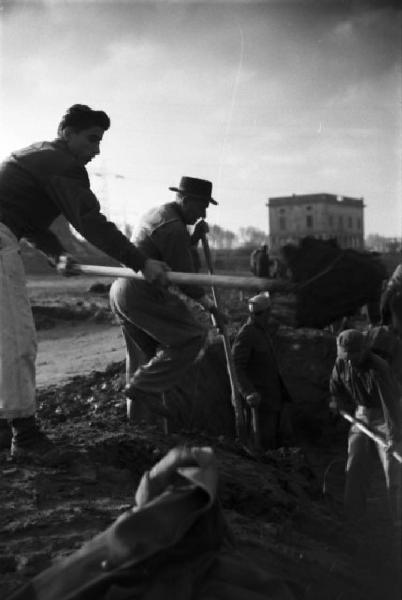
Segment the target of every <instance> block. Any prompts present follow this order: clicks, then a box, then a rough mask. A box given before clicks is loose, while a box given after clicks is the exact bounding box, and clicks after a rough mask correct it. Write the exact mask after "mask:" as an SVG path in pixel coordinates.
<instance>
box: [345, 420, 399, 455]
mask: <svg viewBox="0 0 402 600" xmlns="http://www.w3.org/2000/svg"><path fill="white" fill-rule="evenodd" d="M339 412H340V414H341V415H342V417H343V418H344V419H346V420H347V421H349V422H350V423H352V424H353V425H355V426H356V427H357V428H358V429H360V431H362V432H363V433H365V434H366V435H367V436H368V437H369V438H371V439H372V440H373V441H374V442H376V444H379V445H380V446H382V447H383V448H387V446H388V444H387V442H386V441H385V440H383V438H382V437H381V436H379V435H377V434H376V433H374V431H371V429H369V428H368V427H367V426H366V425H365V424H364V423H362V422H361V421H359V420H358V419H356V418H355V417H352V415H350V414H349V413H347V412H346V411H344V410H340V411H339ZM390 454H392V456H393V457H394V458H395V460H397V461H398V462H399V463H401V464H402V456H401V455H400V454H399V452H397V451H396V450H393V451H392V452H391V453H390Z"/></svg>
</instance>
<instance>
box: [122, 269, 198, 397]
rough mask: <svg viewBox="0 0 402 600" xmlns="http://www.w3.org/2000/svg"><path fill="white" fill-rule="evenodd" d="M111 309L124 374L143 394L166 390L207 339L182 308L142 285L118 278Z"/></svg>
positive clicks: (170, 296) (177, 301) (167, 296)
mask: <svg viewBox="0 0 402 600" xmlns="http://www.w3.org/2000/svg"><path fill="white" fill-rule="evenodd" d="M110 304H111V308H112V310H113V312H114V314H115V315H116V316H117V318H118V320H119V322H120V325H121V328H122V331H123V335H124V338H125V341H126V348H127V354H126V375H127V378H128V380H130V382H131V384H132V385H133V386H134V387H136V388H139V389H141V390H143V391H146V392H151V393H160V392H165V391H167V390H169V389H171V388H172V387H173V386H174V385H175V384H176V383H177V382H178V381H179V379H180V377H181V376H182V374H183V373H184V372H185V371H186V370H187V369H188V368H189V367H190V366H191V364H192V363H193V362H194V361H195V360H196V358H197V356H198V355H199V353H200V351H201V349H202V348H203V346H204V342H205V340H206V336H207V330H206V329H205V327H203V326H202V325H201V324H200V323H198V322H197V321H196V320H195V318H194V317H193V315H192V314H191V312H190V310H189V309H188V308H187V306H186V305H185V303H184V302H183V301H182V300H181V299H180V298H179V297H178V296H177V295H176V294H173V293H171V292H169V291H168V290H165V289H158V288H157V287H156V286H153V285H150V284H148V283H147V282H145V281H142V280H135V279H124V278H120V279H117V280H116V281H115V282H114V283H113V284H112V286H111V289H110Z"/></svg>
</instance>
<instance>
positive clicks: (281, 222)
mask: <svg viewBox="0 0 402 600" xmlns="http://www.w3.org/2000/svg"><path fill="white" fill-rule="evenodd" d="M279 229H280V230H281V231H285V229H286V219H285V217H279Z"/></svg>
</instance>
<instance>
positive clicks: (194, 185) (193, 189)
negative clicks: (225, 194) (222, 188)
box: [169, 177, 218, 204]
mask: <svg viewBox="0 0 402 600" xmlns="http://www.w3.org/2000/svg"><path fill="white" fill-rule="evenodd" d="M169 190H172V192H180V193H181V194H184V195H187V196H193V197H194V198H199V199H200V200H204V201H205V202H210V203H211V204H218V203H217V201H216V200H214V198H212V196H211V194H212V183H211V182H210V181H207V180H206V179H197V178H195V177H182V178H181V179H180V183H179V187H170V188H169Z"/></svg>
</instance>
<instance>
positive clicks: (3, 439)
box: [0, 419, 11, 450]
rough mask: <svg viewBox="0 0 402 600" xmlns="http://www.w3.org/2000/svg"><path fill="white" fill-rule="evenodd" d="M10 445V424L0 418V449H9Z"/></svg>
mask: <svg viewBox="0 0 402 600" xmlns="http://www.w3.org/2000/svg"><path fill="white" fill-rule="evenodd" d="M10 446H11V426H10V423H9V422H8V421H7V419H0V450H9V449H10Z"/></svg>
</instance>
